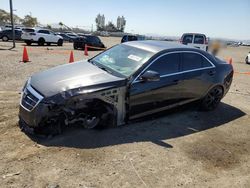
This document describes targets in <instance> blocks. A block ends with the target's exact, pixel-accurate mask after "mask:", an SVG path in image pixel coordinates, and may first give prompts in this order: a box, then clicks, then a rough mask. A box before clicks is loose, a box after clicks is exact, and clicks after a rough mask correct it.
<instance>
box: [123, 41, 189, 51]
mask: <svg viewBox="0 0 250 188" xmlns="http://www.w3.org/2000/svg"><path fill="white" fill-rule="evenodd" d="M123 45H127V46H132V47H135V48H140V49H143V50H146V51H151V52H154V53H158V52H160V51H163V50H169V49H183V48H185V49H194V48H193V47H190V46H187V45H183V44H180V43H178V42H168V41H157V40H143V41H131V42H126V43H123Z"/></svg>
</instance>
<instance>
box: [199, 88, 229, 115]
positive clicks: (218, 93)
mask: <svg viewBox="0 0 250 188" xmlns="http://www.w3.org/2000/svg"><path fill="white" fill-rule="evenodd" d="M223 95H224V91H223V88H222V87H221V86H215V87H213V88H212V89H210V90H209V92H208V93H207V95H206V96H205V97H204V98H203V99H202V101H201V110H204V111H211V110H214V109H216V108H217V107H218V105H219V104H220V101H221V99H222V97H223Z"/></svg>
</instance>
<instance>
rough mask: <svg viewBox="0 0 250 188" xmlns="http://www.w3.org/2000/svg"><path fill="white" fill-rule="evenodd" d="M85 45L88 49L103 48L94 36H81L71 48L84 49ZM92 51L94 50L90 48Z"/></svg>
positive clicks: (98, 39) (99, 40)
mask: <svg viewBox="0 0 250 188" xmlns="http://www.w3.org/2000/svg"><path fill="white" fill-rule="evenodd" d="M85 45H88V46H89V48H90V49H91V47H97V48H105V45H104V44H103V43H102V41H101V39H100V38H99V37H97V36H94V35H81V36H79V37H77V38H76V39H75V40H74V44H73V47H74V49H75V50H76V49H84V48H85ZM92 49H94V48H92Z"/></svg>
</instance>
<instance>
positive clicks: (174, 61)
mask: <svg viewBox="0 0 250 188" xmlns="http://www.w3.org/2000/svg"><path fill="white" fill-rule="evenodd" d="M148 70H152V71H156V72H158V73H160V75H166V74H172V73H177V72H179V70H180V54H179V53H173V54H168V55H165V56H162V57H160V58H159V59H158V60H156V61H155V62H154V63H153V64H152V65H151V66H150V67H149V68H148Z"/></svg>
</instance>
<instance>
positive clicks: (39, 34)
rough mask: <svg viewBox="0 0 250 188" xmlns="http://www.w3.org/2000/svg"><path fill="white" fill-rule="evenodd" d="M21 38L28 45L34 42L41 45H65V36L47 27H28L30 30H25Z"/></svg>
mask: <svg viewBox="0 0 250 188" xmlns="http://www.w3.org/2000/svg"><path fill="white" fill-rule="evenodd" d="M21 38H22V40H24V42H25V43H26V44H27V45H31V44H32V43H38V45H39V46H43V45H44V44H45V43H46V44H47V45H50V44H57V45H58V46H62V45H63V37H61V36H59V35H56V34H55V33H54V32H53V31H50V30H47V29H28V32H23V34H22V36H21Z"/></svg>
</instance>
